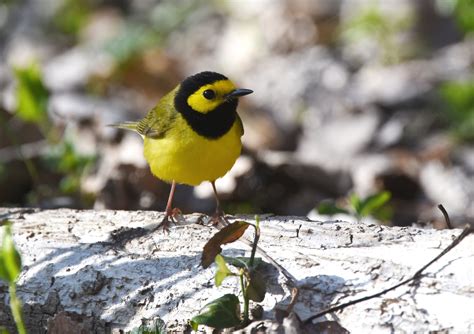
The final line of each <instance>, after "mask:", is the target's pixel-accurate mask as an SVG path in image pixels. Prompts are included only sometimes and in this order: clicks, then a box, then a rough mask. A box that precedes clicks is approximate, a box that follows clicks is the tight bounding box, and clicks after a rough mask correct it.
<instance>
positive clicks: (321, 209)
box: [316, 201, 349, 216]
mask: <svg viewBox="0 0 474 334" xmlns="http://www.w3.org/2000/svg"><path fill="white" fill-rule="evenodd" d="M316 210H318V213H319V214H321V215H329V216H332V215H335V214H338V213H344V214H349V211H347V210H346V209H343V208H340V207H338V206H337V205H336V204H334V203H331V202H327V201H323V202H321V203H319V205H318V207H317V208H316Z"/></svg>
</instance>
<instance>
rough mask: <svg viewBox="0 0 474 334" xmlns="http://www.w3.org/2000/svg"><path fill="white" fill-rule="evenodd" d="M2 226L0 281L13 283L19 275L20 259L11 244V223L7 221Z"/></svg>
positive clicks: (13, 245)
mask: <svg viewBox="0 0 474 334" xmlns="http://www.w3.org/2000/svg"><path fill="white" fill-rule="evenodd" d="M2 224H4V227H3V229H4V231H3V238H2V244H1V245H0V279H2V280H4V281H6V282H7V283H14V282H15V281H16V279H17V278H18V275H20V271H21V257H20V253H19V252H18V250H17V249H16V247H15V243H14V242H13V236H12V228H11V223H10V222H8V221H7V222H2Z"/></svg>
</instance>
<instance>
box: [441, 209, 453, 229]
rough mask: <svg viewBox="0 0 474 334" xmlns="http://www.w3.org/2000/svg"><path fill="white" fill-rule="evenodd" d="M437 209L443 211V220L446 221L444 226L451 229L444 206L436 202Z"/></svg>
mask: <svg viewBox="0 0 474 334" xmlns="http://www.w3.org/2000/svg"><path fill="white" fill-rule="evenodd" d="M438 209H440V210H441V212H442V213H443V216H444V220H445V221H446V226H447V227H448V228H449V229H450V230H451V229H452V228H453V225H451V219H449V215H448V212H447V211H446V209H445V208H444V206H443V204H438Z"/></svg>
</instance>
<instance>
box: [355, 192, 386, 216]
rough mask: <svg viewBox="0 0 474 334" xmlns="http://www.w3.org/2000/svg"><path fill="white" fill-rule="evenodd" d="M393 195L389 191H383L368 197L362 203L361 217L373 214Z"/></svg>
mask: <svg viewBox="0 0 474 334" xmlns="http://www.w3.org/2000/svg"><path fill="white" fill-rule="evenodd" d="M391 197H392V195H391V194H390V192H388V191H382V192H379V193H377V194H374V195H371V196H369V197H367V198H366V199H364V200H363V201H362V203H361V204H360V208H359V212H358V213H359V215H360V216H361V217H367V216H369V215H372V214H373V213H375V212H376V211H377V210H379V209H380V208H381V207H382V206H384V205H385V204H386V203H387V202H388V201H389V200H390V198H391Z"/></svg>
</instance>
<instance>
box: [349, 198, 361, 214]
mask: <svg viewBox="0 0 474 334" xmlns="http://www.w3.org/2000/svg"><path fill="white" fill-rule="evenodd" d="M349 203H350V204H351V206H352V209H354V211H355V213H356V214H357V215H358V216H360V215H361V214H360V211H361V204H362V201H361V199H360V197H359V196H357V195H356V194H355V193H352V194H351V195H350V196H349Z"/></svg>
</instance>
